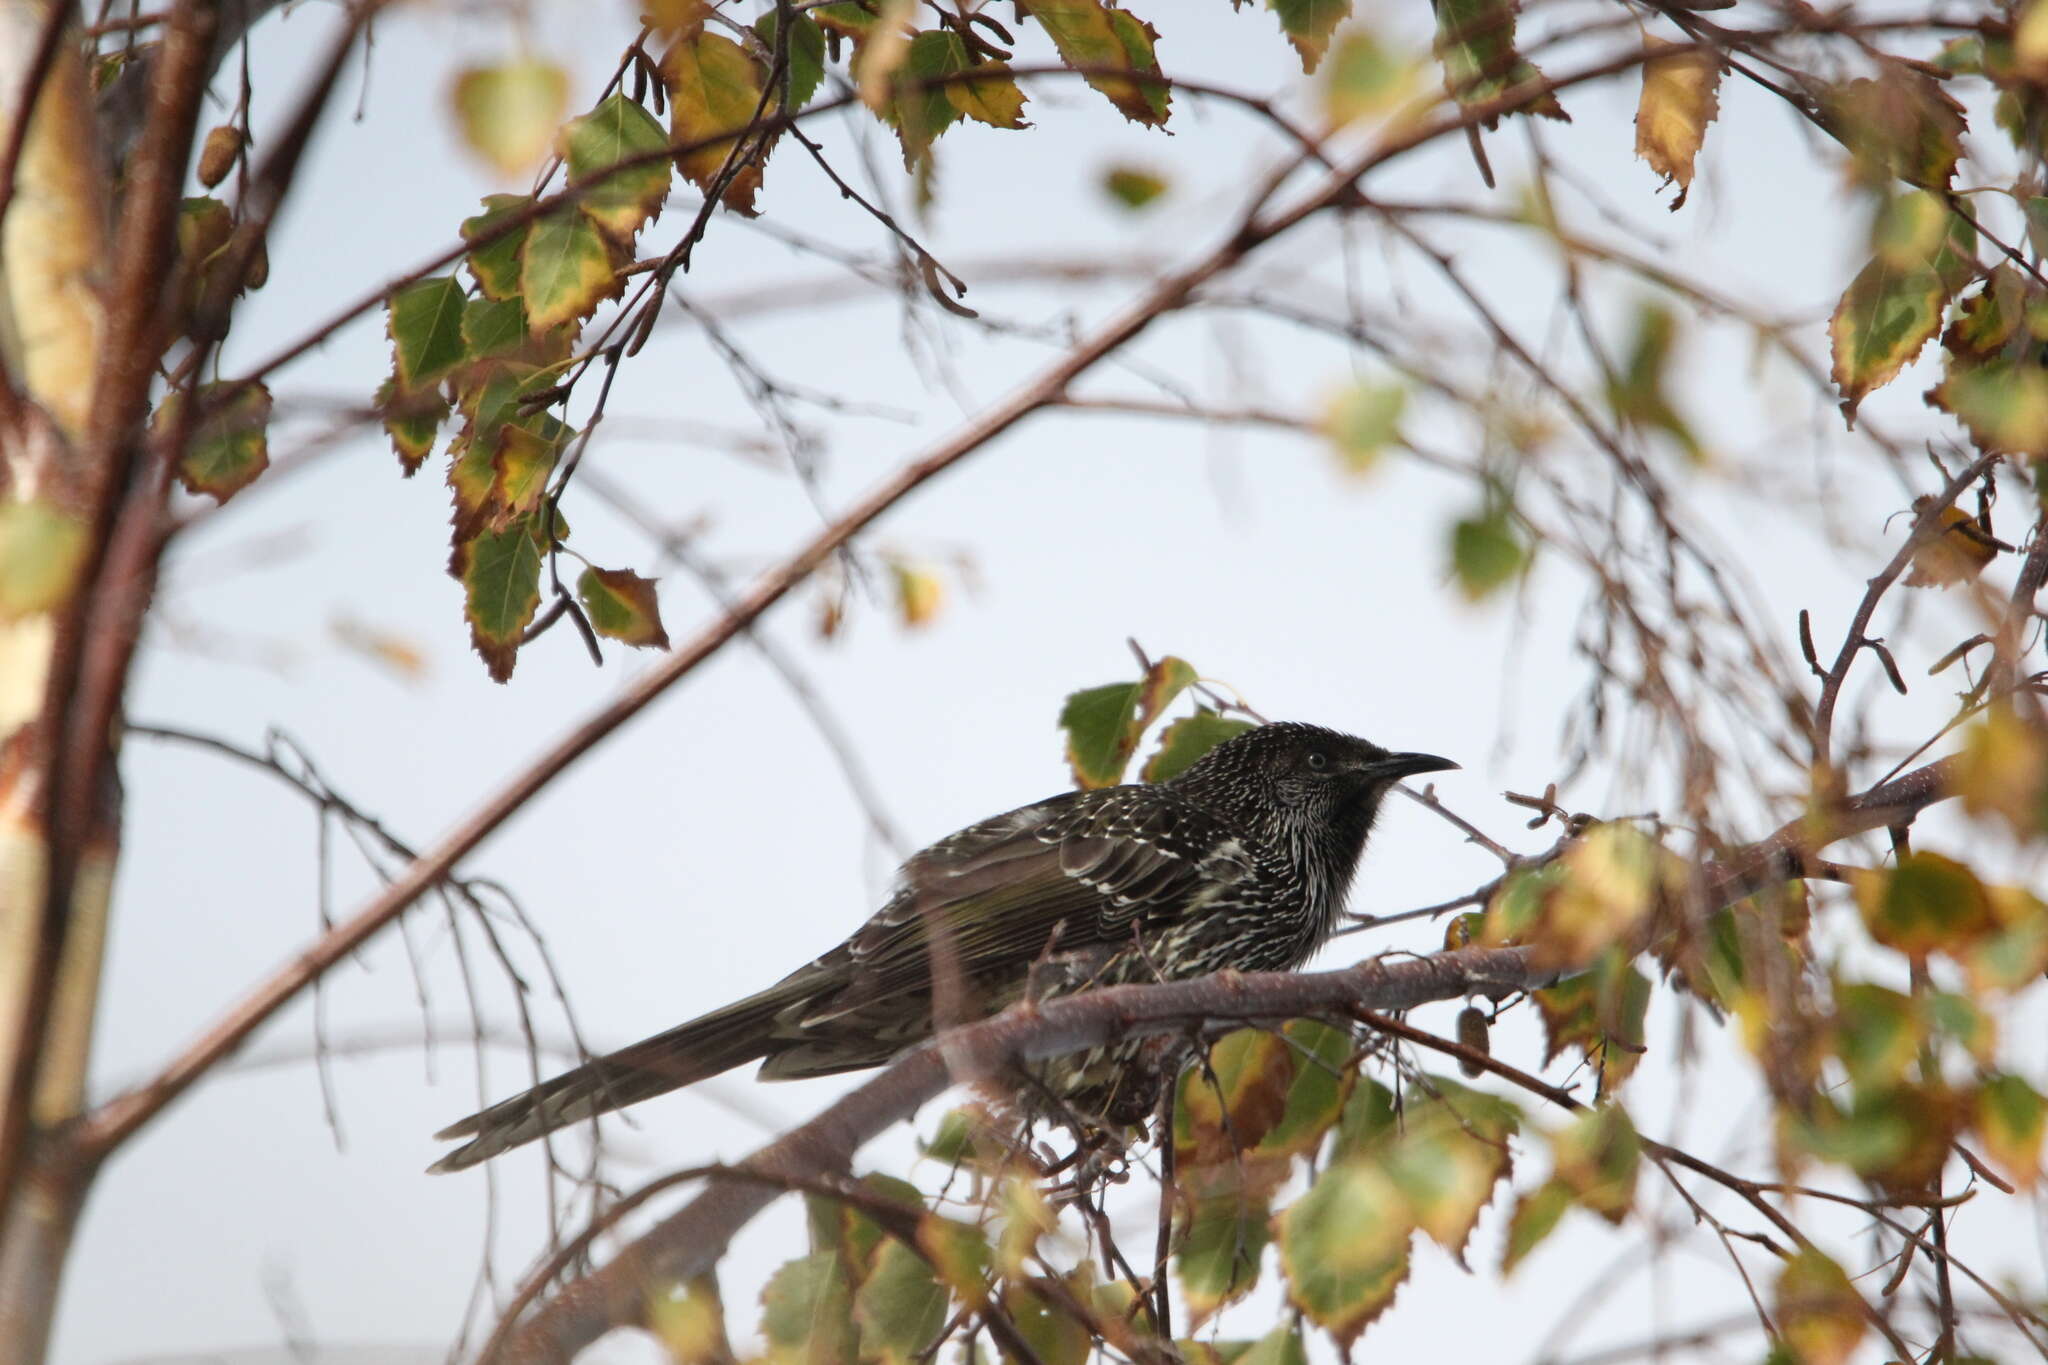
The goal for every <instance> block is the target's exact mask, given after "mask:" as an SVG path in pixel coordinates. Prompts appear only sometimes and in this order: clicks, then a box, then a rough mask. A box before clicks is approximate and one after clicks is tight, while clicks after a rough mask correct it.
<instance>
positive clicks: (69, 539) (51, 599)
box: [0, 498, 92, 621]
mask: <svg viewBox="0 0 2048 1365" xmlns="http://www.w3.org/2000/svg"><path fill="white" fill-rule="evenodd" d="M91 548H92V535H91V531H90V530H89V529H88V528H87V526H86V524H85V523H84V522H83V521H82V520H80V519H79V518H78V517H76V516H73V515H72V514H71V513H69V512H67V511H64V510H63V509H61V508H59V507H58V506H57V505H56V504H55V503H54V502H51V501H50V500H49V499H47V498H28V499H24V500H20V501H10V502H5V503H0V621H12V620H16V619H18V618H20V617H23V616H34V615H36V614H38V613H40V612H46V611H53V610H55V609H56V608H58V607H60V606H62V605H64V603H66V602H68V601H69V600H70V599H71V594H72V593H73V592H74V591H75V590H76V589H77V587H78V578H79V574H80V572H81V571H82V570H83V569H84V567H85V558H86V552H87V551H88V550H90V549H91Z"/></svg>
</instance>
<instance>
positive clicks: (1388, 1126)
mask: <svg viewBox="0 0 2048 1365" xmlns="http://www.w3.org/2000/svg"><path fill="white" fill-rule="evenodd" d="M1399 1124H1400V1115H1399V1114H1398V1113H1397V1112H1396V1111H1395V1108H1394V1092H1393V1091H1391V1090H1389V1089H1387V1087H1386V1086H1384V1085H1381V1084H1380V1083H1379V1082H1378V1081H1375V1080H1372V1079H1370V1078H1368V1077H1363V1076H1361V1077H1360V1078H1359V1079H1358V1083H1357V1084H1355V1085H1353V1086H1352V1087H1351V1095H1350V1097H1349V1098H1348V1099H1346V1100H1345V1101H1344V1112H1343V1114H1342V1115H1341V1116H1340V1117H1339V1119H1338V1123H1337V1141H1336V1143H1335V1144H1334V1145H1333V1147H1332V1149H1331V1157H1332V1159H1333V1160H1337V1161H1347V1160H1350V1159H1352V1158H1355V1157H1365V1156H1370V1155H1373V1154H1375V1153H1378V1152H1381V1151H1383V1150H1385V1148H1386V1144H1387V1143H1388V1142H1389V1141H1390V1140H1391V1139H1392V1138H1393V1136H1394V1134H1395V1133H1397V1132H1398V1131H1399Z"/></svg>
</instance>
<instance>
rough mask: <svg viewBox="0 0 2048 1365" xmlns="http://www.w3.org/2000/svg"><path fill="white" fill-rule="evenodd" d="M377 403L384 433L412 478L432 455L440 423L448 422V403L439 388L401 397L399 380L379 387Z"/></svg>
mask: <svg viewBox="0 0 2048 1365" xmlns="http://www.w3.org/2000/svg"><path fill="white" fill-rule="evenodd" d="M375 401H376V405H377V411H378V412H379V414H381V415H382V417H383V420H384V431H385V434H387V435H388V436H390V438H391V449H392V450H393V451H395V452H396V453H397V455H398V462H399V464H400V465H401V466H402V467H403V468H404V470H405V476H406V477H407V478H408V479H409V478H411V477H412V476H413V475H414V474H417V473H418V472H419V468H420V466H421V465H422V464H424V463H426V459H427V456H428V455H430V454H432V453H433V450H434V439H435V438H436V437H437V436H439V435H440V434H441V423H443V422H444V421H446V420H447V419H448V400H447V398H445V397H444V396H443V395H442V393H441V391H440V390H439V389H424V390H422V391H420V392H419V393H413V394H400V393H399V392H398V381H397V380H395V379H387V380H385V381H384V382H383V383H382V384H379V385H378V386H377V396H376V400H375Z"/></svg>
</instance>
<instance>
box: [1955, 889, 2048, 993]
mask: <svg viewBox="0 0 2048 1365" xmlns="http://www.w3.org/2000/svg"><path fill="white" fill-rule="evenodd" d="M1991 910H1992V914H1993V915H1994V916H1995V917H1996V918H1997V920H1998V929H1997V931H1996V932H1994V933H1992V934H1989V935H1987V936H1986V937H1985V938H1984V939H1983V940H1981V941H1980V942H1979V943H1977V945H1976V946H1975V947H1974V948H1972V949H1971V950H1970V952H1969V953H1967V954H1966V955H1965V956H1964V958H1963V969H1964V970H1965V971H1966V972H1968V973H1969V977H1970V988H1971V989H1972V990H1975V991H1980V992H1982V991H2016V990H2019V989H2021V988H2022V987H2025V986H2030V985H2032V984H2033V983H2034V981H2035V980H2036V979H2037V978H2039V977H2040V975H2041V974H2042V972H2044V971H2048V905H2044V904H2043V903H2042V902H2041V901H2040V900H2039V898H2037V897H2035V896H2033V895H2031V894H2030V893H2028V892H2026V891H2022V890H2020V889H2019V888H2018V887H2011V886H2000V887H1993V888H1991Z"/></svg>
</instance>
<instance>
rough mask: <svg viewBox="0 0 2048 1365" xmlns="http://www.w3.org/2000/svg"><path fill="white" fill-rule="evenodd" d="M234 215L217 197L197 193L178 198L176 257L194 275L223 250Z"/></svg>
mask: <svg viewBox="0 0 2048 1365" xmlns="http://www.w3.org/2000/svg"><path fill="white" fill-rule="evenodd" d="M234 234H235V215H234V213H233V211H232V210H230V209H229V208H228V206H227V205H226V204H224V203H222V202H221V201H220V200H218V199H214V198H211V197H209V196H205V195H199V196H196V197H194V198H191V199H181V200H179V201H178V222H177V240H178V259H179V263H180V264H181V265H183V266H184V267H185V269H187V270H188V271H191V272H192V273H193V275H194V276H195V278H196V277H197V276H198V275H200V274H202V273H203V272H204V271H205V270H206V268H207V266H208V265H210V264H211V263H212V262H213V260H214V259H215V258H216V257H217V256H219V255H220V253H221V252H223V251H225V250H226V249H227V245H228V242H229V241H230V240H231V239H232V238H233V237H234Z"/></svg>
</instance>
